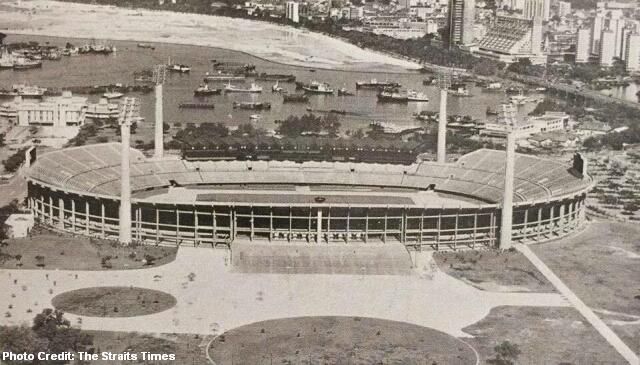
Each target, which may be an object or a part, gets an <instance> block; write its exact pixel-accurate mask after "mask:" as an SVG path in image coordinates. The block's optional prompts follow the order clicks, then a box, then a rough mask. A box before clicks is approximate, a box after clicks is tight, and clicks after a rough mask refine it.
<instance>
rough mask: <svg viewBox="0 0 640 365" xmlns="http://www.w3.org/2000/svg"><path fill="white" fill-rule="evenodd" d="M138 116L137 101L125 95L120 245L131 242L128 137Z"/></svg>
mask: <svg viewBox="0 0 640 365" xmlns="http://www.w3.org/2000/svg"><path fill="white" fill-rule="evenodd" d="M137 116H138V101H137V100H136V98H131V97H127V98H125V99H124V100H123V101H122V104H121V110H120V116H119V118H118V122H119V124H120V138H121V152H120V156H121V159H120V219H119V223H120V224H119V226H120V231H119V234H120V235H119V241H120V243H121V244H122V245H129V244H130V243H131V181H130V163H131V162H130V158H129V150H130V147H129V146H130V143H131V141H130V139H131V124H132V123H133V122H134V120H135V118H137Z"/></svg>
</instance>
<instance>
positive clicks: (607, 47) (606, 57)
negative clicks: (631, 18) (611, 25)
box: [599, 30, 616, 67]
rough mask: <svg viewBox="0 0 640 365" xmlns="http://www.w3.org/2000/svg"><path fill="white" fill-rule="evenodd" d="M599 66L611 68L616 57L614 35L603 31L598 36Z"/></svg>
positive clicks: (611, 32) (609, 31)
mask: <svg viewBox="0 0 640 365" xmlns="http://www.w3.org/2000/svg"><path fill="white" fill-rule="evenodd" d="M599 53H600V66H607V67H610V66H613V61H614V57H616V33H615V32H614V31H612V30H604V31H603V32H602V35H601V36H600V52H599Z"/></svg>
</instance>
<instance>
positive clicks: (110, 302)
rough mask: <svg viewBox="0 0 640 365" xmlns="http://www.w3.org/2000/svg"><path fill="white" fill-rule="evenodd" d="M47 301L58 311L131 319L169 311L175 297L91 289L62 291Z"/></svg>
mask: <svg viewBox="0 0 640 365" xmlns="http://www.w3.org/2000/svg"><path fill="white" fill-rule="evenodd" d="M51 302H52V304H53V306H54V307H55V308H56V309H58V310H61V311H63V312H68V313H73V314H77V315H81V316H91V317H133V316H142V315H145V314H152V313H158V312H162V311H165V310H167V309H169V308H172V307H173V306H175V305H176V298H175V297H173V296H172V295H170V294H167V293H164V292H161V291H157V290H151V289H144V288H135V287H132V288H129V287H94V288H83V289H78V290H72V291H68V292H64V293H62V294H59V295H57V296H55V297H54V298H53V300H52V301H51Z"/></svg>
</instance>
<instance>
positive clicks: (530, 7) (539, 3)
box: [523, 0, 550, 21]
mask: <svg viewBox="0 0 640 365" xmlns="http://www.w3.org/2000/svg"><path fill="white" fill-rule="evenodd" d="M549 7H550V0H525V1H524V12H523V15H524V17H525V18H526V19H533V18H540V19H542V20H543V21H548V20H549Z"/></svg>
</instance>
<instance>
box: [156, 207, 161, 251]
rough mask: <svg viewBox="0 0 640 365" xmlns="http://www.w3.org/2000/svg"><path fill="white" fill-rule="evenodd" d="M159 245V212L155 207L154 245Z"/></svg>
mask: <svg viewBox="0 0 640 365" xmlns="http://www.w3.org/2000/svg"><path fill="white" fill-rule="evenodd" d="M159 243H160V211H159V210H158V207H156V245H157V244H159Z"/></svg>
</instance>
